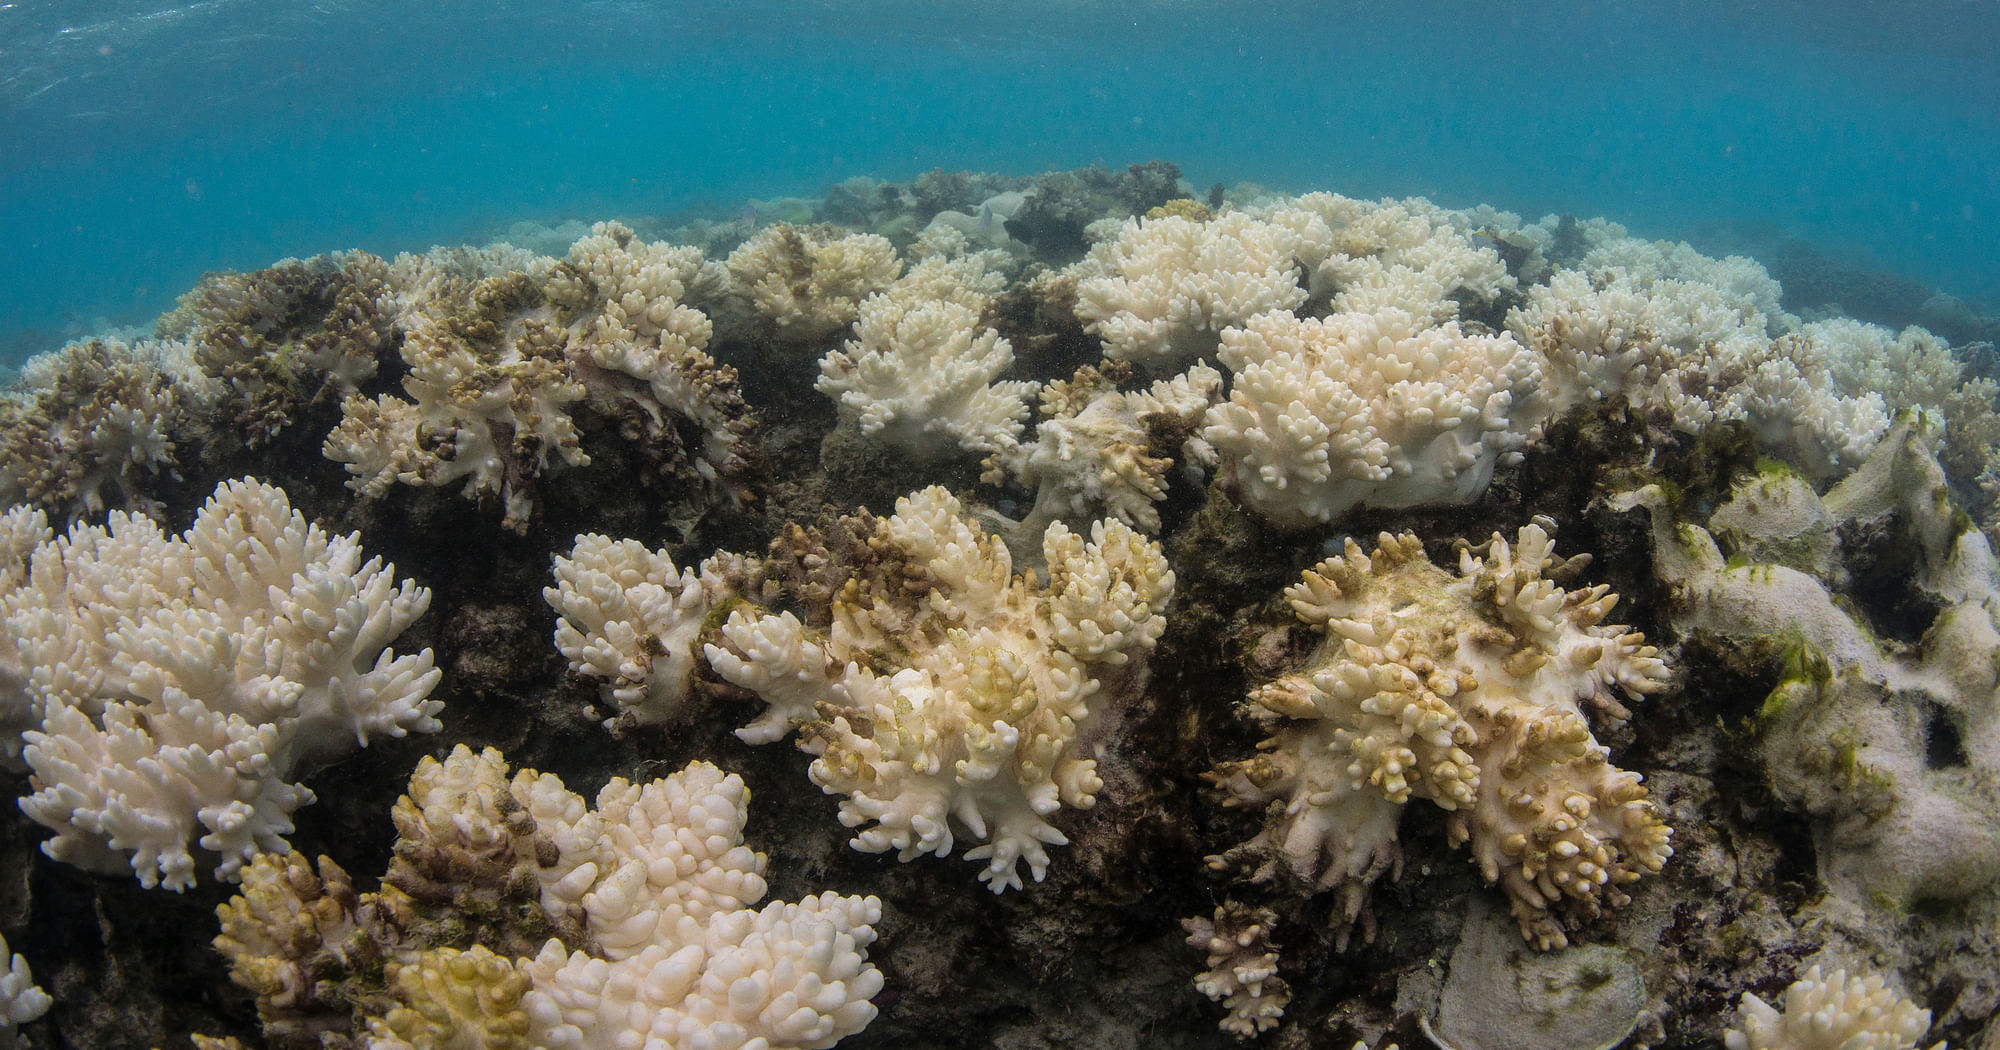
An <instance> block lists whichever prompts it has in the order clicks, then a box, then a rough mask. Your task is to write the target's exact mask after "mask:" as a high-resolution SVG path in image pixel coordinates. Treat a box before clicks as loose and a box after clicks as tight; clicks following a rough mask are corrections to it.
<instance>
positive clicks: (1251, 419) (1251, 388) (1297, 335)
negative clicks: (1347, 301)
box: [1202, 309, 1542, 527]
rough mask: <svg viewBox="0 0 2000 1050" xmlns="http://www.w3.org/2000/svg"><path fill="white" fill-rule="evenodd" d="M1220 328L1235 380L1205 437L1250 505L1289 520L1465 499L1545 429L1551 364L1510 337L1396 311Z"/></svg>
mask: <svg viewBox="0 0 2000 1050" xmlns="http://www.w3.org/2000/svg"><path fill="white" fill-rule="evenodd" d="M1221 338H1222V353H1221V359H1222V362H1223V364H1224V365H1226V366H1227V367H1228V368H1229V369H1230V370H1231V372H1233V373H1234V381H1233V383H1232V384H1231V387H1230V391H1229V399H1228V400H1227V401H1226V402H1225V403H1223V404H1220V405H1217V406H1216V407H1214V408H1212V409H1210V410H1209V413H1208V417H1207V423H1206V426H1205V427H1204V428H1203V431H1202V435H1203V437H1205V438H1206V439H1207V440H1208V442H1209V443H1210V444H1212V445H1214V446H1215V450H1216V452H1217V453H1218V455H1219V456H1220V458H1221V464H1222V467H1221V475H1222V477H1223V478H1224V479H1225V480H1226V481H1227V482H1229V483H1230V484H1231V485H1232V486H1233V488H1234V490H1235V492H1236V493H1237V495H1238V496H1239V498H1240V499H1241V500H1242V501H1243V503H1244V504H1245V505H1246V506H1248V507H1250V508H1251V509H1253V510H1255V511H1256V512H1258V513H1259V514H1261V515H1263V516H1264V517H1265V518H1267V519H1269V520H1270V521H1272V522H1273V523H1274V524H1277V525H1280V526H1283V527H1298V526H1302V525H1306V524H1310V523H1313V522H1328V521H1332V520H1333V519H1335V518H1337V517H1339V516H1340V515H1341V514H1343V513H1345V512H1347V511H1348V510H1350V509H1352V508H1354V507H1357V506H1361V505H1364V504H1366V505H1368V506H1373V507H1410V506H1419V505H1423V504H1429V503H1462V502H1466V501H1468V500H1471V499H1473V498H1475V497H1476V496H1478V495H1479V494H1480V493H1481V492H1483V491H1484V490H1485V488H1486V484H1487V482H1489V481H1490V480H1492V477H1493V469H1494V467H1495V465H1497V464H1498V463H1500V462H1501V461H1502V460H1503V458H1506V457H1511V456H1514V455H1516V454H1518V452H1519V451H1520V450H1521V449H1522V448H1523V447H1525V446H1526V445H1527V443H1528V442H1529V441H1530V440H1531V439H1532V438H1533V437H1534V436H1536V435H1537V434H1538V433H1539V425H1540V421H1541V408H1540V404H1539V400H1538V398H1537V394H1538V391H1539V387H1540V384H1541V379H1542V377H1541V363H1540V361H1539V359H1538V358H1537V357H1536V355H1534V354H1532V353H1530V352H1528V351H1527V350H1526V349H1524V348H1523V347H1522V346H1521V345H1520V344H1519V343H1517V342H1515V341H1514V340H1513V338H1512V337H1510V336H1486V335H1469V334H1466V333H1465V332H1462V331H1461V330H1460V329H1459V327H1458V326H1457V324H1456V323H1450V324H1445V325H1442V326H1439V327H1435V328H1425V327H1422V325H1421V324H1420V323H1419V322H1418V320H1417V319H1416V318H1413V317H1411V316H1410V315H1409V314H1407V313H1404V312H1402V311H1400V310H1394V309H1388V310H1383V311H1382V312H1380V313H1375V314H1336V315H1335V316H1333V317H1330V318H1327V319H1325V320H1317V319H1301V318H1298V317H1295V316H1293V315H1291V314H1288V313H1283V312H1275V313H1267V314H1260V315H1258V316H1256V317H1253V318H1251V319H1249V320H1248V321H1246V322H1245V323H1244V324H1243V325H1242V327H1236V328H1229V329H1225V330H1224V331H1223V332H1222V336H1221Z"/></svg>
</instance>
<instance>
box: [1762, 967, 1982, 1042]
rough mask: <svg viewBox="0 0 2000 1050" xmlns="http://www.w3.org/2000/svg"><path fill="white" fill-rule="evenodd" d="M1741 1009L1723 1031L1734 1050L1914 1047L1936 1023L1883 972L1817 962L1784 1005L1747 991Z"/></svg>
mask: <svg viewBox="0 0 2000 1050" xmlns="http://www.w3.org/2000/svg"><path fill="white" fill-rule="evenodd" d="M1737 1009H1738V1015H1737V1023H1736V1027H1734V1028H1731V1029H1730V1030H1729V1031H1727V1032H1725V1033H1723V1037H1722V1039H1723V1043H1724V1044H1725V1045H1727V1046H1728V1047H1729V1050H1915V1047H1916V1046H1917V1043H1918V1041H1919V1040H1921V1039H1923V1037H1924V1033H1925V1032H1927V1031H1929V1030H1930V1026H1931V1012H1930V1011H1929V1010H1922V1009H1918V1008H1917V1005H1916V1004H1915V1003H1912V1002H1910V1001H1909V1000H1908V999H1904V998H1902V997H1901V996H1898V995H1897V994H1896V993H1895V992H1892V991H1890V990H1889V987H1888V985H1887V983H1886V982H1884V981H1883V980H1882V978H1880V977H1878V976H1875V975H1873V974H1870V975H1868V976H1866V977H1849V976H1848V975H1847V971H1846V970H1835V971H1833V972H1832V973H1829V974H1822V973H1821V972H1820V968H1819V967H1818V966H1814V967H1813V968H1812V969H1810V970H1807V971H1806V973H1805V976H1803V977H1801V978H1799V979H1798V980H1797V981H1795V982H1793V983H1792V986H1791V987H1790V988H1787V989H1785V1002H1784V1009H1783V1010H1782V1011H1780V1010H1776V1009H1773V1008H1772V1007H1771V1006H1770V1004H1768V1003H1766V1002H1764V1000H1762V999H1759V998H1757V997H1756V996H1754V995H1751V994H1749V993H1747V992H1746V993H1744V996H1743V1001H1742V1003H1741V1005H1740V1006H1739V1007H1738V1008H1737ZM1931 1050H1945V1044H1944V1043H1943V1042H1938V1043H1936V1044H1933V1045H1932V1046H1931Z"/></svg>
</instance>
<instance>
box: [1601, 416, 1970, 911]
mask: <svg viewBox="0 0 2000 1050" xmlns="http://www.w3.org/2000/svg"><path fill="white" fill-rule="evenodd" d="M1947 491H1948V490H1947V489H1946V487H1945V484H1944V477H1943V473H1942V471H1941V470H1940V469H1939V467H1938V465H1937V461H1936V458H1935V457H1934V456H1933V454H1932V453H1931V452H1930V449H1929V442H1928V437H1927V435H1926V434H1925V433H1924V428H1923V426H1922V425H1921V424H1920V422H1919V421H1918V420H1916V419H1915V418H1914V417H1906V418H1905V420H1904V421H1903V422H1902V423H1900V424H1899V425H1898V428H1897V429H1896V430H1895V431H1893V432H1892V433H1891V434H1890V435H1889V436H1888V437H1886V438H1884V439H1883V441H1882V442H1881V444H1880V446H1879V447H1878V448H1877V450H1876V451H1875V453H1874V454H1873V455H1872V456H1870V457H1869V459H1868V460H1867V461H1866V462H1865V463H1864V464H1863V465H1862V467H1861V468H1860V469H1859V470H1857V471H1855V472H1854V473H1853V474H1852V475H1850V476H1849V477H1848V478H1847V479H1846V480H1844V481H1842V482H1841V483H1840V484H1839V485H1837V486H1835V487H1834V488H1833V489H1832V490H1831V491H1829V492H1828V493H1827V494H1826V495H1825V496H1823V497H1822V496H1819V495H1816V494H1815V493H1814V492H1813V490H1812V489H1811V487H1810V486H1808V485H1806V484H1805V482H1804V481H1803V480H1800V479H1796V478H1793V479H1783V478H1776V479H1773V478H1750V479H1746V480H1745V481H1743V482H1742V483H1740V484H1739V486H1738V487H1737V489H1736V491H1735V492H1734V493H1733V494H1732V497H1731V499H1730V501H1729V503H1728V504H1726V505H1725V506H1723V507H1722V508H1719V509H1718V510H1717V511H1716V512H1715V514H1714V515H1713V516H1712V517H1711V519H1710V520H1709V521H1708V522H1707V523H1705V525H1704V523H1700V522H1697V521H1689V520H1682V519H1679V518H1677V517H1676V516H1675V515H1674V514H1673V513H1672V512H1671V511H1669V509H1668V506H1667V501H1666V500H1665V497H1664V495H1663V494H1662V493H1661V492H1660V491H1659V490H1658V489H1656V488H1652V487H1647V488H1644V489H1641V490H1639V491H1637V492H1634V493H1631V494H1628V495H1625V496H1621V497H1619V498H1618V500H1617V501H1616V502H1615V503H1614V505H1615V506H1618V507H1621V508H1623V507H1632V506H1639V507H1646V508H1648V509H1649V511H1650V513H1651V514H1652V516H1653V529H1654V535H1655V543H1654V568H1655V573H1656V575H1658V576H1659V577H1661V578H1662V579H1663V580H1666V581H1670V582H1671V586H1672V589H1673V594H1674V597H1675V602H1674V605H1673V607H1672V609H1671V610H1670V612H1671V620H1672V622H1673V624H1674V625H1675V626H1676V627H1677V628H1679V629H1680V630H1681V631H1682V632H1683V633H1684V634H1690V635H1696V636H1698V637H1701V638H1703V639H1704V640H1706V642H1707V643H1708V644H1711V645H1715V646H1717V647H1719V648H1720V649H1721V650H1722V651H1723V652H1724V653H1725V654H1726V655H1732V656H1733V658H1735V659H1739V660H1744V661H1747V664H1746V665H1745V669H1746V670H1748V671H1752V672H1754V673H1760V674H1769V673H1771V671H1773V670H1775V671H1777V672H1778V678H1779V681H1778V684H1777V685H1776V687H1774V688H1773V690H1772V692H1771V693H1770V695H1769V696H1768V697H1767V698H1766V699H1765V701H1764V704H1763V706H1762V708H1761V709H1760V711H1759V712H1758V716H1757V729H1758V738H1759V747H1760V750H1761V751H1762V754H1763V757H1764V768H1765V773H1766V776H1767V777H1768V778H1769V780H1770V782H1771V785H1772V788H1773V790H1774V792H1775V794H1776V795H1777V797H1778V798H1779V799H1780V800H1781V801H1783V802H1784V803H1785V804H1786V805H1788V806H1790V807H1792V808H1793V809H1795V810H1798V811H1802V812H1803V813H1805V814H1807V815H1808V816H1809V817H1810V818H1811V820H1812V825H1813V828H1814V846H1815V848H1814V851H1813V852H1814V856H1815V857H1816V858H1817V861H1818V866H1819V874H1820V877H1821V878H1822V879H1823V880H1824V881H1825V882H1826V883H1827V884H1828V886H1829V887H1830V888H1832V889H1833V890H1834V891H1835V892H1834V893H1833V894H1830V895H1829V898H1830V900H1829V902H1828V905H1829V906H1835V905H1838V902H1841V901H1846V902H1852V903H1851V904H1850V905H1849V906H1851V907H1857V908H1858V907H1863V906H1867V905H1871V904H1873V903H1874V902H1883V901H1891V902H1897V903H1899V904H1903V903H1907V902H1911V901H1916V900H1923V899H1930V900H1963V899H1967V898H1970V897H1972V896H1974V895H1975V894H1978V893H1980V892H1981V891H1982V890H1984V889H1986V888H1988V887H1990V886H1992V885H1994V884H1995V882H1996V880H2000V816H1996V814H2000V789H1996V784H2000V707H1996V705H1995V704H1994V702H1993V698H1994V696H1995V695H1996V694H2000V669H1996V668H1995V666H1994V663H1993V660H1992V654H1993V652H1994V651H1995V650H1996V648H2000V616H1996V612H1995V610H1996V608H2000V560H1996V559H1995V557H1994V555H1993V552H1992V550H1991V548H1990V546H1989V545H1988V541H1987V539H1986V537H1985V536H1984V535H1983V534H1981V533H1980V532H1979V531H1978V530H1977V529H1973V528H1971V527H1969V522H1967V521H1965V519H1963V518H1962V517H1961V516H1959V515H1957V514H1956V513H1955V512H1954V508H1953V507H1952V505H1951V503H1950V501H1949V499H1948V496H1947ZM1711 530H1714V531H1713V532H1711ZM1717 533H1720V534H1723V535H1726V536H1727V538H1728V539H1729V540H1730V542H1731V545H1732V547H1733V548H1734V549H1735V550H1736V551H1737V555H1736V557H1734V558H1725V557H1724V555H1723V553H1722V550H1721V547H1720V546H1719V544H1718V542H1717V539H1716V534H1717ZM1871 541H1872V543H1873V544H1888V545H1893V547H1894V548H1895V553H1894V555H1893V556H1894V557H1895V558H1896V559H1897V560H1896V561H1895V562H1894V563H1893V564H1895V565H1897V566H1899V567H1898V568H1897V569H1896V570H1894V571H1895V572H1896V573H1897V574H1898V575H1899V576H1901V577H1902V580H1901V586H1904V587H1907V588H1909V589H1910V592H1911V594H1912V595H1913V596H1915V597H1916V598H1917V600H1919V601H1920V602H1921V606H1920V607H1922V608H1925V609H1929V610H1935V612H1934V614H1933V615H1932V618H1931V619H1930V621H1929V623H1928V624H1927V625H1925V630H1924V631H1923V633H1922V637H1921V641H1920V642H1917V643H1915V644H1911V645H1902V644H1894V643H1885V642H1884V641H1883V640H1882V639H1881V638H1880V637H1879V636H1878V634H1877V628H1876V626H1875V625H1874V624H1873V623H1871V622H1870V621H1869V620H1867V619H1866V618H1865V617H1864V616H1863V615H1862V614H1861V613H1859V612H1858V611H1856V610H1855V608H1854V606H1853V605H1852V604H1850V603H1847V602H1846V601H1845V599H1846V597H1847V595H1849V594H1851V593H1853V592H1854V591H1855V590H1856V589H1857V587H1861V586H1865V583H1864V581H1861V580H1857V579H1856V578H1855V576H1856V574H1857V573H1869V572H1876V571H1880V570H1879V569H1873V568H1871V567H1870V566H1871V565H1872V563H1873V560H1874V559H1875V558H1877V557H1881V556H1882V555H1881V554H1880V553H1877V552H1871V551H1870V550H1867V549H1861V550H1857V549H1856V547H1857V546H1859V545H1863V544H1869V543H1870V542H1871ZM1779 657H1782V659H1779ZM1773 665H1776V666H1773ZM1945 741H1957V742H1958V743H1957V744H1955V745H1951V744H1945V743H1944V742H1945ZM1934 748H1943V749H1944V750H1942V751H1937V750H1933V749H1934Z"/></svg>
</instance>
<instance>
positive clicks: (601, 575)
mask: <svg viewBox="0 0 2000 1050" xmlns="http://www.w3.org/2000/svg"><path fill="white" fill-rule="evenodd" d="M555 576H556V585H555V586H554V587H547V588H544V589H543V590H542V597H543V599H544V600H545V601H547V602H548V603H549V606H550V607H551V608H553V609H555V610H556V612H557V614H558V616H557V619H556V635H555V637H556V648H557V649H558V650H560V651H561V652H562V654H563V656H564V657H566V658H567V659H568V660H569V666H570V670H572V671H575V672H577V673H578V674H583V675H588V676H589V677H591V678H594V679H597V680H598V681H599V682H600V683H601V684H600V685H599V690H600V692H602V694H603V696H604V699H605V700H607V701H609V702H610V703H611V704H612V705H613V706H614V708H615V709H616V710H617V712H618V715H616V716H613V717H611V718H608V719H606V722H605V724H606V725H607V726H608V725H611V724H613V723H617V722H620V721H621V720H627V721H630V722H631V723H633V724H637V725H655V724H659V723H663V722H670V721H672V720H673V719H674V718H675V716H676V715H677V714H678V713H679V712H680V711H681V709H682V706H683V705H684V704H685V703H686V702H687V699H688V695H689V693H690V692H691V691H692V688H693V683H694V676H695V671H696V663H697V661H698V660H699V659H700V655H701V654H700V649H699V648H698V644H697V640H698V639H699V638H700V636H701V632H702V627H703V623H704V621H705V619H706V618H707V616H708V615H709V610H710V609H711V608H712V607H714V606H715V605H716V604H717V603H718V602H720V600H721V599H723V598H724V597H726V596H728V595H729V594H730V593H732V590H733V588H732V587H731V585H730V584H729V582H728V581H727V580H726V579H725V578H724V576H723V574H722V573H721V572H720V571H719V567H718V565H717V564H716V562H715V561H714V560H713V559H711V560H710V561H709V562H705V563H703V565H702V566H701V567H700V568H699V569H696V568H692V567H691V568H688V569H685V570H682V569H677V568H675V567H674V563H673V559H672V558H671V557H670V556H669V555H668V553H667V552H666V551H664V550H660V551H649V550H647V549H646V547H645V545H644V544H642V543H639V542H638V541H636V540H613V539H611V538H610V537H608V536H600V535H597V534H594V533H593V534H588V535H583V536H578V537H577V538H576V543H575V545H574V546H573V547H571V549H570V553H569V556H568V557H563V556H561V555H558V556H557V557H556V559H555Z"/></svg>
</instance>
